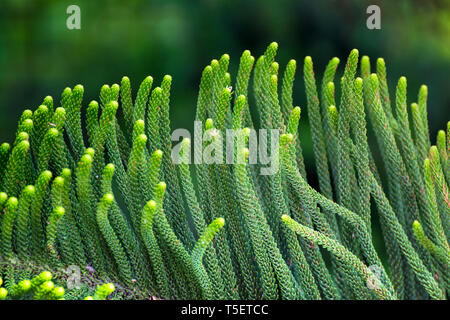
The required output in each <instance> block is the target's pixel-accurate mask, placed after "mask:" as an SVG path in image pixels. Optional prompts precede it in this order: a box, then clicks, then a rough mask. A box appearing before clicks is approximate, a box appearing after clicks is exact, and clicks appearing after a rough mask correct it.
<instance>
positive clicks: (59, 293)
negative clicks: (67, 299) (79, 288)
mask: <svg viewBox="0 0 450 320" xmlns="http://www.w3.org/2000/svg"><path fill="white" fill-rule="evenodd" d="M52 293H53V294H54V295H55V296H56V297H57V298H59V297H62V296H63V295H64V293H65V290H64V288H63V287H56V288H54V289H53V290H52Z"/></svg>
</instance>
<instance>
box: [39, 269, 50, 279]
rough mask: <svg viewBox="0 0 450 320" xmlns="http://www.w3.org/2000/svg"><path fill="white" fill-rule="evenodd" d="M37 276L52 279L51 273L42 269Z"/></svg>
mask: <svg viewBox="0 0 450 320" xmlns="http://www.w3.org/2000/svg"><path fill="white" fill-rule="evenodd" d="M39 278H40V279H42V280H43V281H50V280H51V279H52V273H51V272H50V271H43V272H41V273H40V274H39Z"/></svg>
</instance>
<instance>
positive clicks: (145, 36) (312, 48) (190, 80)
mask: <svg viewBox="0 0 450 320" xmlns="http://www.w3.org/2000/svg"><path fill="white" fill-rule="evenodd" d="M1 2H2V6H1V10H0V142H1V141H11V139H12V138H13V136H14V130H15V127H16V121H17V120H18V118H19V116H20V113H21V112H22V111H23V110H24V109H25V108H33V109H34V108H36V107H37V106H39V104H40V103H41V102H42V99H43V97H45V96H46V95H51V96H53V97H54V99H55V101H56V102H57V103H58V102H59V98H60V94H61V92H62V90H63V89H64V88H65V87H66V86H71V87H73V86H74V85H76V84H79V83H80V84H83V85H84V88H85V100H84V101H85V103H86V105H87V103H88V102H89V101H90V100H92V99H97V97H98V92H99V89H100V87H101V86H102V85H103V84H105V83H108V84H112V83H118V82H120V79H121V77H122V76H123V75H127V76H129V77H130V79H131V80H132V85H133V89H134V92H136V91H137V87H138V85H139V83H140V81H142V80H143V79H144V78H145V77H146V76H147V75H152V76H153V77H154V79H155V82H156V83H159V81H160V80H161V78H162V76H163V75H164V74H170V75H172V76H173V79H174V81H173V90H172V105H171V108H172V112H171V117H172V119H171V120H172V124H173V127H174V128H175V127H184V128H191V127H192V126H193V117H194V112H193V110H194V107H195V104H196V97H197V89H198V84H199V80H200V75H201V71H202V69H203V67H204V66H205V65H207V64H208V63H209V62H210V60H211V59H212V58H217V57H220V55H221V54H223V53H228V54H230V56H231V64H230V69H231V74H232V76H235V75H236V70H237V67H238V62H239V57H240V54H241V53H242V51H243V50H245V49H249V50H251V52H252V54H253V55H254V56H259V55H260V54H262V53H263V52H264V49H265V47H266V46H267V45H268V44H269V43H270V42H271V41H277V42H278V43H279V55H278V58H277V60H278V61H279V62H280V69H281V70H282V69H283V68H284V65H285V64H286V63H287V61H288V60H289V59H291V58H294V59H296V60H297V61H298V65H299V68H298V72H297V81H296V86H295V93H294V95H295V96H294V101H295V104H296V105H299V106H301V107H304V106H305V104H306V100H305V96H304V92H303V91H304V87H303V79H302V66H301V63H302V61H303V58H304V57H305V56H306V55H311V56H312V57H313V60H314V64H315V70H316V72H317V73H318V75H319V76H320V75H321V73H322V71H323V69H324V67H325V65H326V63H327V62H328V60H329V59H330V58H332V57H333V56H337V57H340V58H341V61H342V62H341V68H340V69H341V70H342V65H343V63H345V58H346V56H347V55H348V53H349V51H350V50H351V49H352V48H358V49H359V50H360V53H361V54H367V55H369V56H370V57H371V58H372V62H374V61H375V59H376V58H377V57H384V58H385V60H386V62H387V67H388V77H389V84H390V89H391V94H392V93H393V92H394V91H393V90H394V88H395V83H396V81H397V80H398V78H399V77H400V76H401V75H405V76H406V77H407V78H408V90H409V91H408V92H409V94H408V98H409V102H413V101H415V100H416V99H417V91H418V88H419V86H420V85H421V84H423V83H424V84H427V85H428V86H429V120H430V127H431V135H432V136H433V137H435V135H436V132H437V130H438V129H440V128H444V126H445V124H446V121H448V120H449V119H450V90H449V89H450V86H449V80H448V76H449V73H450V1H444V0H428V1H423V0H396V1H372V0H369V1H364V0H354V1H350V0H315V1H302V0H295V1H288V0H278V1H270V0H248V1H247V0H226V1H225V0H224V1H221V0H200V1H188V0H185V1H181V0H180V1H170V0H160V1H137V0H128V1H92V0H84V1H76V0H67V1H66V0H59V1H41V0H35V1H27V0H2V1H1ZM71 4H77V5H79V6H80V8H81V30H68V29H67V28H66V19H67V17H68V15H67V14H66V8H67V7H68V6H69V5H71ZM370 4H377V5H379V6H380V8H381V26H382V29H381V30H368V29H367V28H366V19H367V17H368V15H367V14H366V8H367V6H368V5H370ZM302 116H303V119H302V129H301V130H302V131H303V132H304V135H305V153H306V154H305V157H306V159H311V157H312V153H311V152H312V149H311V145H310V142H309V140H308V123H307V119H306V117H305V116H306V112H303V113H302Z"/></svg>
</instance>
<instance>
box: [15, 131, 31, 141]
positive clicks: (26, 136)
mask: <svg viewBox="0 0 450 320" xmlns="http://www.w3.org/2000/svg"><path fill="white" fill-rule="evenodd" d="M17 137H18V138H19V140H20V141H23V140H28V139H29V138H30V135H29V134H28V133H26V132H20V133H19V134H18V135H17Z"/></svg>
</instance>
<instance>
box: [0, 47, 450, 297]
mask: <svg viewBox="0 0 450 320" xmlns="http://www.w3.org/2000/svg"><path fill="white" fill-rule="evenodd" d="M277 47H278V46H277V44H276V43H272V44H270V45H269V47H268V48H267V50H266V52H265V53H264V55H262V56H261V57H259V59H257V60H256V62H255V59H254V57H253V56H252V55H251V54H250V52H249V51H245V52H244V53H243V54H242V56H241V59H240V65H239V70H238V73H237V76H236V80H235V81H234V83H233V84H232V82H231V75H230V74H229V73H228V72H227V70H228V64H229V56H228V55H226V54H225V55H223V56H222V57H221V58H220V59H219V60H212V61H211V64H210V65H208V66H207V67H206V68H205V69H204V71H203V74H202V78H201V83H200V90H199V96H198V102H197V109H196V113H195V120H197V121H200V122H201V123H202V124H203V129H202V130H204V131H205V132H207V133H208V132H209V133H210V134H209V135H207V137H209V138H208V139H205V140H204V141H203V142H202V143H203V149H207V148H208V147H211V146H214V145H215V144H216V143H218V141H219V139H220V137H221V135H220V134H217V133H218V132H224V131H225V129H236V130H239V129H242V130H239V131H238V132H239V134H238V135H237V140H238V142H240V144H239V143H236V144H235V148H234V155H235V156H236V158H238V159H239V158H240V159H243V160H244V161H240V162H239V161H237V162H236V163H234V164H227V163H225V161H218V162H215V163H212V164H207V163H201V164H193V165H189V164H188V163H187V162H181V163H180V164H174V163H173V162H172V159H171V151H172V141H171V128H170V122H169V104H170V99H169V98H170V87H171V81H172V79H171V77H170V76H165V77H164V78H163V80H162V82H161V85H160V86H159V87H155V88H153V89H152V84H153V79H152V77H147V78H146V79H144V81H143V82H142V83H141V85H140V87H139V90H138V92H137V95H136V97H135V98H134V99H133V98H132V93H131V84H130V80H129V79H128V78H127V77H123V78H122V81H121V83H120V85H119V84H113V85H111V86H109V85H104V86H103V87H102V88H101V90H100V100H99V102H96V101H92V102H90V103H89V104H88V105H87V106H86V104H83V87H82V86H81V85H77V86H75V87H74V88H73V89H71V88H66V89H65V90H64V91H63V93H62V96H61V101H60V106H59V107H57V108H55V105H54V101H53V99H52V98H51V97H49V96H48V97H46V98H45V99H44V101H43V103H42V105H40V106H39V107H38V108H37V109H36V110H35V111H31V110H25V111H24V112H23V114H22V117H21V119H20V120H19V125H18V129H17V134H16V139H15V141H14V142H13V143H12V144H11V145H10V144H8V143H4V144H2V145H1V147H0V191H2V192H1V193H0V208H1V209H2V214H1V215H0V225H1V234H0V237H1V248H0V250H1V251H0V252H1V257H2V265H1V269H0V272H1V276H2V277H3V279H5V286H6V289H4V290H5V292H6V290H8V292H12V293H14V292H16V291H17V290H24V288H28V289H29V288H32V287H33V285H32V283H33V281H35V282H38V281H37V280H34V279H36V277H39V275H36V274H35V273H36V270H37V269H39V266H45V267H46V268H47V269H48V270H59V269H61V268H63V269H64V268H66V267H68V266H79V267H80V268H81V274H82V280H83V279H85V278H86V277H88V276H92V277H94V278H95V279H96V281H98V282H114V283H116V284H118V285H119V286H121V287H123V288H124V292H126V293H124V294H123V295H122V296H121V297H123V298H127V297H128V298H130V297H151V296H156V297H158V298H162V299H421V298H432V299H445V298H446V297H447V296H448V294H449V292H450V273H449V270H448V268H449V261H450V250H449V245H448V238H449V231H450V201H449V195H448V185H450V160H449V155H450V149H449V148H450V123H449V126H448V128H447V134H446V133H445V132H444V131H439V133H438V136H437V141H436V146H431V143H430V137H429V132H428V124H427V87H426V86H422V87H421V88H420V91H419V95H418V100H417V103H412V104H410V105H408V104H407V97H406V78H404V77H401V78H400V79H399V81H398V84H397V88H396V94H395V99H394V100H395V101H394V102H393V103H392V104H391V98H390V95H389V90H388V86H387V81H386V68H385V63H384V60H383V59H381V58H380V59H378V60H377V62H376V73H371V70H370V69H371V66H370V61H369V58H368V57H366V56H364V57H362V58H361V59H359V53H358V51H357V50H352V51H351V53H350V55H349V57H348V60H347V63H346V66H345V69H344V72H343V76H342V78H341V79H340V80H339V84H340V85H339V86H335V84H334V83H335V74H336V70H337V67H338V65H339V59H338V58H333V59H331V60H330V62H329V64H328V65H327V67H326V70H325V71H324V73H323V78H322V81H321V83H320V84H319V86H318V85H317V84H316V80H315V73H314V70H313V64H312V59H311V57H306V58H305V60H304V68H303V77H304V83H305V88H306V93H307V112H308V118H309V122H310V127H311V136H312V141H313V149H314V154H315V164H316V169H317V175H318V181H319V190H316V189H314V188H312V187H311V186H310V185H309V184H308V180H307V177H306V170H305V165H304V161H303V156H302V146H301V140H302V139H301V137H299V134H298V132H299V131H298V124H299V119H300V111H301V110H300V108H299V107H294V105H293V96H292V91H293V89H292V88H293V82H294V76H295V71H296V62H295V60H291V61H289V63H288V64H287V66H286V67H285V69H284V71H283V72H282V76H281V77H280V78H282V80H281V81H279V80H278V79H279V76H278V75H279V73H281V72H279V64H278V63H277V62H275V55H276V52H277ZM358 67H360V77H356V73H357V69H358ZM252 71H253V75H252ZM251 76H252V83H251V84H252V88H249V83H250V78H251ZM231 84H232V85H233V86H232V87H231ZM335 87H338V88H340V95H339V97H338V98H337V96H338V95H335ZM249 89H251V91H250V93H251V94H253V95H254V97H252V99H250V100H249V99H248V96H249ZM253 98H254V99H253ZM133 100H134V101H133ZM250 107H251V108H255V109H256V111H257V113H256V114H257V116H258V117H259V119H253V118H252V114H251V113H250ZM366 116H367V119H368V120H369V121H366ZM410 118H411V120H410ZM256 123H259V124H260V126H259V128H261V129H279V130H280V131H281V136H280V138H279V150H269V151H270V152H271V153H272V154H277V152H278V151H279V157H276V161H277V163H278V164H279V170H277V171H276V172H275V173H274V174H272V175H260V169H261V167H262V165H261V164H249V163H248V161H247V159H248V157H249V150H248V149H247V148H246V144H247V143H248V140H249V132H250V130H249V129H253V128H255V125H254V124H256ZM368 123H370V126H371V129H370V130H373V132H374V136H375V138H376V143H373V144H370V147H369V141H368V134H367V131H368V128H367V124H368ZM269 132H270V131H269ZM269 139H270V135H269ZM260 143H261V141H260ZM180 145H181V148H180V149H181V155H182V156H186V158H189V155H190V153H191V141H190V139H187V138H186V139H184V140H183V141H182V142H181V144H180ZM267 147H269V149H270V146H269V145H268V146H267ZM376 147H378V149H379V151H380V154H381V161H375V160H374V158H375V157H374V156H373V154H372V150H371V148H372V149H373V148H376ZM212 149H214V148H212ZM195 150H196V149H195V148H194V153H196V152H197V151H195ZM194 156H198V154H197V155H195V154H194ZM220 156H222V157H224V156H225V153H223V154H222V153H220ZM186 158H185V159H186ZM220 160H223V158H222V159H220ZM384 176H386V177H387V178H386V179H385V180H382V179H381V178H380V177H384ZM162 181H164V182H162ZM375 218H376V219H377V221H376V223H377V224H379V225H380V226H381V230H382V234H383V239H384V248H385V250H386V253H387V263H386V265H383V263H382V261H381V260H380V258H379V252H377V251H376V250H375V247H374V245H373V234H372V229H373V226H372V223H373V222H374V219H375ZM320 247H323V248H324V249H326V250H322V249H321V248H320ZM384 248H382V249H381V250H384ZM379 250H380V249H379ZM12 259H15V261H18V266H17V264H12V263H11V260H12ZM41 275H42V274H41ZM33 276H34V277H35V278H32V277H33ZM26 279H32V280H26ZM24 281H25V282H26V281H28V282H30V281H31V285H30V286H28V283H25V284H24ZM48 281H50V280H46V281H42V282H39V284H38V286H37V287H36V288H37V289H36V293H34V294H35V295H40V296H39V297H41V298H42V297H47V298H51V297H56V298H61V297H62V296H63V295H64V293H63V294H62V295H61V289H58V290H59V293H57V292H53V291H55V290H56V288H55V289H53V287H52V288H50V287H51V285H50V284H48V283H47V282H48ZM111 285H112V284H106V285H104V286H99V288H100V289H98V290H97V291H98V292H97V293H95V294H94V296H96V297H97V298H98V297H101V298H105V297H106V296H107V295H108V294H110V293H111V291H112V289H111ZM35 286H36V285H35ZM112 288H113V287H112ZM28 289H27V290H28ZM42 290H43V291H45V292H44V293H42V294H41V293H40V292H41V291H42ZM77 290H78V291H77ZM80 290H84V289H74V293H72V294H66V295H65V298H66V299H67V298H71V299H72V298H84V297H85V296H86V295H85V294H81V293H80ZM2 292H3V291H1V292H0V294H2ZM4 296H5V297H7V295H6V293H5V294H4ZM12 297H14V296H12Z"/></svg>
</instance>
